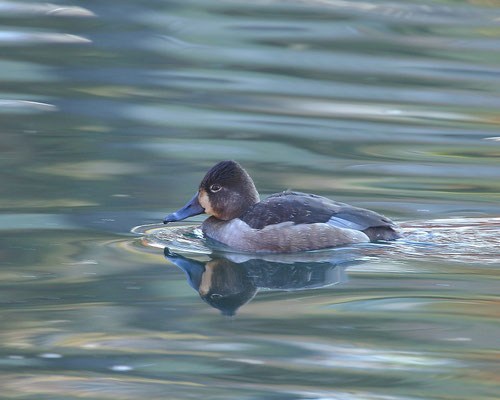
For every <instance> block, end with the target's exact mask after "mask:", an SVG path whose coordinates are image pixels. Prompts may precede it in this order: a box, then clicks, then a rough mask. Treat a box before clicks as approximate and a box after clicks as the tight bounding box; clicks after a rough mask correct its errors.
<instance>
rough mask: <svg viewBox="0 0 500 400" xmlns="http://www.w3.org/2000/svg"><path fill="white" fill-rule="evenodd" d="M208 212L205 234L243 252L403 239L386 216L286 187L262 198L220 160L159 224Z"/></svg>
mask: <svg viewBox="0 0 500 400" xmlns="http://www.w3.org/2000/svg"><path fill="white" fill-rule="evenodd" d="M203 213H206V214H208V215H209V218H207V219H206V220H205V221H204V222H203V224H202V231H203V234H204V235H205V236H206V237H207V238H209V239H211V240H215V241H216V242H218V243H222V244H223V245H225V246H228V247H229V248H231V249H234V250H237V251H243V252H251V253H254V252H268V253H294V252H302V251H307V250H320V249H326V248H333V247H337V246H345V245H350V244H355V243H368V242H376V241H390V240H396V239H398V238H400V237H401V235H400V234H399V232H398V226H397V224H395V223H394V222H393V221H392V220H390V219H389V218H387V217H385V216H383V215H381V214H378V213H376V212H375V211H371V210H367V209H364V208H359V207H354V206H351V205H349V204H346V203H341V202H337V201H333V200H330V199H328V198H326V197H322V196H318V195H315V194H310V193H302V192H295V191H290V190H286V191H283V192H280V193H276V194H272V195H270V196H268V197H267V198H265V199H264V200H262V201H261V200H260V197H259V193H258V191H257V189H256V187H255V184H254V182H253V180H252V178H251V177H250V175H249V174H248V172H247V171H245V169H244V168H243V167H242V166H241V165H240V164H239V163H238V162H236V161H233V160H228V161H221V162H219V163H217V164H216V165H214V166H213V167H212V168H210V170H209V171H208V172H207V173H206V174H205V176H204V177H203V179H202V180H201V183H200V184H199V186H198V191H197V192H196V193H195V195H194V196H193V198H192V199H191V200H190V201H189V202H188V203H187V204H186V205H185V206H184V207H182V208H181V209H180V210H178V211H176V212H174V213H172V214H170V215H168V216H167V217H166V218H165V219H164V221H163V223H164V224H168V223H170V222H175V221H182V220H184V219H186V218H189V217H192V216H195V215H199V214H203Z"/></svg>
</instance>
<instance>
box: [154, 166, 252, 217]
mask: <svg viewBox="0 0 500 400" xmlns="http://www.w3.org/2000/svg"><path fill="white" fill-rule="evenodd" d="M258 202H259V193H258V192H257V189H255V185H254V183H253V181H252V178H250V175H248V173H247V172H246V171H245V170H244V169H243V168H242V167H241V165H240V164H238V163H237V162H236V161H221V162H220V163H218V164H216V165H214V166H213V167H212V168H210V170H209V171H208V172H207V173H206V175H205V177H204V178H203V180H202V181H201V183H200V186H199V188H198V192H196V194H195V195H194V197H193V198H192V199H191V200H190V201H189V202H188V203H187V204H186V205H185V206H184V207H183V208H181V209H180V210H179V211H177V212H175V213H173V214H170V215H169V216H167V217H166V218H165V220H164V221H163V223H165V224H168V223H169V222H174V221H182V220H183V219H186V218H188V217H191V216H193V215H198V214H202V213H207V214H210V215H211V216H213V217H215V218H217V219H221V220H226V221H227V220H230V219H233V218H237V217H239V216H240V215H241V214H243V213H244V212H245V211H246V210H247V209H248V208H249V207H250V206H252V205H253V204H255V203H258Z"/></svg>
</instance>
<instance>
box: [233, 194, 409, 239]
mask: <svg viewBox="0 0 500 400" xmlns="http://www.w3.org/2000/svg"><path fill="white" fill-rule="evenodd" d="M240 219H241V220H242V221H244V222H246V223H247V224H248V225H249V226H250V227H251V228H253V229H263V228H264V227H266V226H268V225H272V224H279V223H282V222H293V223H295V224H314V223H326V224H328V225H332V226H336V227H339V228H345V229H355V230H358V231H363V232H365V233H366V234H367V235H368V237H369V238H370V239H371V240H379V239H382V240H391V239H395V238H397V237H399V235H397V233H396V232H395V229H396V224H395V223H394V222H392V221H391V220H390V219H389V218H386V217H384V216H383V215H380V214H378V213H376V212H374V211H370V210H366V209H364V208H358V207H353V206H350V205H348V204H345V203H340V202H336V201H333V200H330V199H327V198H326V197H322V196H317V195H314V194H308V193H300V192H283V193H277V194H274V195H271V196H269V197H268V198H267V199H265V200H263V201H261V202H260V203H257V204H255V205H254V206H252V207H251V208H250V209H249V210H247V211H246V212H245V213H244V214H243V215H242V216H241V217H240Z"/></svg>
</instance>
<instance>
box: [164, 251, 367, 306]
mask: <svg viewBox="0 0 500 400" xmlns="http://www.w3.org/2000/svg"><path fill="white" fill-rule="evenodd" d="M164 253H165V257H166V258H167V259H168V260H169V261H171V262H173V263H174V264H175V265H177V266H178V267H179V268H180V269H182V270H183V271H184V272H185V274H186V278H187V281H188V282H189V285H190V286H191V287H192V288H193V289H194V290H196V291H197V292H198V293H199V294H200V297H201V298H202V300H203V301H205V302H206V303H207V304H209V305H210V306H212V307H214V308H216V309H218V310H220V311H221V312H222V314H224V315H234V314H236V311H237V310H238V308H240V307H241V306H243V305H244V304H246V303H248V302H250V301H251V300H252V299H253V297H254V296H255V295H256V294H257V292H258V290H259V289H271V290H288V291H293V290H302V289H315V288H321V287H325V286H331V285H335V284H339V283H343V282H345V281H346V280H347V278H346V275H345V272H344V269H345V268H346V265H347V264H349V263H351V262H352V261H354V260H355V259H356V258H357V257H359V255H357V254H356V252H355V251H354V250H346V251H344V252H321V253H319V254H315V253H306V254H297V255H294V254H291V255H286V254H283V255H280V254H275V255H268V256H267V257H266V256H263V255H253V256H252V255H248V254H230V253H226V254H224V253H218V254H217V253H215V254H211V255H210V259H209V260H208V261H200V260H197V259H195V258H192V257H185V256H183V255H181V254H176V253H173V252H171V251H170V250H169V249H168V248H167V247H165V250H164Z"/></svg>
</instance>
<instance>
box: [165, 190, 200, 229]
mask: <svg viewBox="0 0 500 400" xmlns="http://www.w3.org/2000/svg"><path fill="white" fill-rule="evenodd" d="M204 212H205V209H204V208H203V207H202V206H201V205H200V203H199V201H198V192H196V194H195V195H194V197H193V198H192V199H191V200H189V202H188V203H187V204H186V205H185V206H184V207H182V208H181V209H180V210H179V211H177V212H174V213H173V214H170V215H168V216H167V217H166V218H165V219H164V220H163V223H164V224H168V223H169V222H175V221H182V220H183V219H186V218H189V217H192V216H193V215H198V214H203V213H204Z"/></svg>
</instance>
